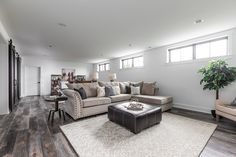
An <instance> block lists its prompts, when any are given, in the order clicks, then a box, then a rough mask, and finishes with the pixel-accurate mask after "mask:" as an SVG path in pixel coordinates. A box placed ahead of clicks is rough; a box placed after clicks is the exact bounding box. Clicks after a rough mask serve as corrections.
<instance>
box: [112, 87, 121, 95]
mask: <svg viewBox="0 0 236 157" xmlns="http://www.w3.org/2000/svg"><path fill="white" fill-rule="evenodd" d="M112 89H113V91H114V94H115V95H119V94H120V86H112Z"/></svg>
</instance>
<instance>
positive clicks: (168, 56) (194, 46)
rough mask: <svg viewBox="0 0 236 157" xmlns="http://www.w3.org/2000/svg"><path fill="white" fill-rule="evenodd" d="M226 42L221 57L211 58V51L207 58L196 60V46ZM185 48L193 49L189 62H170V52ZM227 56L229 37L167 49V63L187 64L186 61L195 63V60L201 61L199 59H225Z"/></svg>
mask: <svg viewBox="0 0 236 157" xmlns="http://www.w3.org/2000/svg"><path fill="white" fill-rule="evenodd" d="M224 39H226V40H227V44H226V54H225V55H222V56H214V57H212V56H211V51H209V57H206V58H196V46H197V45H201V44H206V43H209V44H210V43H212V42H215V41H220V40H224ZM186 47H192V49H193V52H192V53H193V55H192V56H193V58H192V59H191V60H186V61H182V60H180V61H176V62H172V61H171V51H173V50H178V49H182V48H186ZM228 55H229V36H223V37H218V38H214V39H210V40H206V41H201V42H195V43H192V44H188V45H184V46H178V47H174V48H169V49H167V63H181V62H188V61H195V60H201V59H209V58H216V57H225V56H228Z"/></svg>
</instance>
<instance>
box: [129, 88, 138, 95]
mask: <svg viewBox="0 0 236 157" xmlns="http://www.w3.org/2000/svg"><path fill="white" fill-rule="evenodd" d="M130 88H131V94H132V95H140V86H137V87H134V86H130Z"/></svg>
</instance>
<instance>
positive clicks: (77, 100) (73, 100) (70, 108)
mask: <svg viewBox="0 0 236 157" xmlns="http://www.w3.org/2000/svg"><path fill="white" fill-rule="evenodd" d="M125 84H127V82H126V83H125ZM105 85H119V86H120V90H121V94H118V95H115V96H109V97H97V93H96V91H97V86H105ZM122 85H124V83H122V82H113V83H111V82H99V83H97V82H94V83H78V84H69V85H68V89H65V90H64V91H63V93H64V94H65V95H66V96H67V97H68V100H67V101H66V103H65V105H64V106H63V108H64V110H65V112H67V113H68V114H69V115H70V116H71V117H72V118H73V119H74V120H76V119H79V118H83V117H88V116H92V115H96V114H100V113H105V112H107V110H108V106H109V105H114V104H117V103H122V102H128V101H130V99H131V98H137V99H138V100H139V101H140V102H144V103H149V104H155V105H158V106H161V108H162V111H166V110H169V109H171V108H172V97H170V96H159V95H158V90H159V89H158V87H155V92H154V95H143V94H142V92H141V94H140V95H131V94H126V93H125V92H126V91H125V89H124V88H122ZM81 87H83V88H84V89H85V91H86V94H87V96H88V98H87V99H84V100H82V98H81V96H80V94H79V93H78V92H77V91H75V90H74V88H81Z"/></svg>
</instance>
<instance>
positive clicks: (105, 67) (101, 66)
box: [97, 63, 110, 72]
mask: <svg viewBox="0 0 236 157" xmlns="http://www.w3.org/2000/svg"><path fill="white" fill-rule="evenodd" d="M109 70H110V63H102V64H98V65H97V71H98V72H99V71H109Z"/></svg>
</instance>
